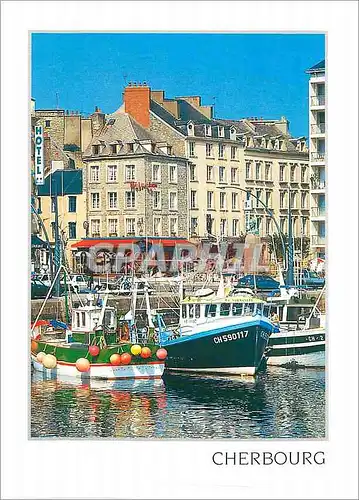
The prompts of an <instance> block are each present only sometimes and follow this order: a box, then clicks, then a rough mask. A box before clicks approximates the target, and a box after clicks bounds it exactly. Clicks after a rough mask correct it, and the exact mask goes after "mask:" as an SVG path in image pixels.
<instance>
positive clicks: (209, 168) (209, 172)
mask: <svg viewBox="0 0 359 500" xmlns="http://www.w3.org/2000/svg"><path fill="white" fill-rule="evenodd" d="M207 181H213V167H212V166H211V165H207Z"/></svg>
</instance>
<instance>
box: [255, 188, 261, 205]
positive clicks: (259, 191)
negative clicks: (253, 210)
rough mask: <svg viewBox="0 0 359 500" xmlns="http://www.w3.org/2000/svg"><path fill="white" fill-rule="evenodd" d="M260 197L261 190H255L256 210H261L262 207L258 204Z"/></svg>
mask: <svg viewBox="0 0 359 500" xmlns="http://www.w3.org/2000/svg"><path fill="white" fill-rule="evenodd" d="M261 196H262V190H261V189H257V190H256V197H257V199H256V207H257V208H261V207H262V205H261V203H260V199H261Z"/></svg>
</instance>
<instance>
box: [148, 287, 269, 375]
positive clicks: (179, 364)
mask: <svg viewBox="0 0 359 500" xmlns="http://www.w3.org/2000/svg"><path fill="white" fill-rule="evenodd" d="M264 304H265V303H264V302H263V301H262V300H260V299H259V298H257V297H251V296H248V295H243V296H240V295H239V296H235V297H218V296H207V297H198V296H197V297H187V298H185V299H183V300H182V301H181V309H180V323H179V326H178V328H176V329H175V330H169V329H167V328H166V327H165V325H164V323H163V321H162V317H161V316H160V315H157V327H158V335H159V341H160V343H161V345H162V346H163V347H164V348H165V349H166V351H167V353H168V357H167V359H166V369H169V370H175V371H183V372H200V373H217V374H227V375H255V373H256V372H257V371H258V369H259V367H260V364H261V362H262V359H263V355H264V352H265V349H266V347H267V344H268V340H269V338H270V335H271V334H272V333H273V331H275V330H276V327H275V326H274V325H273V323H272V322H271V321H270V320H269V319H268V317H266V316H265V314H264V310H263V306H264Z"/></svg>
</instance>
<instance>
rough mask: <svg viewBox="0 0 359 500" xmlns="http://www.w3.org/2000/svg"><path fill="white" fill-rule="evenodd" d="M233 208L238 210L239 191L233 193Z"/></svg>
mask: <svg viewBox="0 0 359 500" xmlns="http://www.w3.org/2000/svg"><path fill="white" fill-rule="evenodd" d="M232 210H238V193H232Z"/></svg>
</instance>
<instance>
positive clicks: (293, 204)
mask: <svg viewBox="0 0 359 500" xmlns="http://www.w3.org/2000/svg"><path fill="white" fill-rule="evenodd" d="M290 206H291V208H297V193H290Z"/></svg>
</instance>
